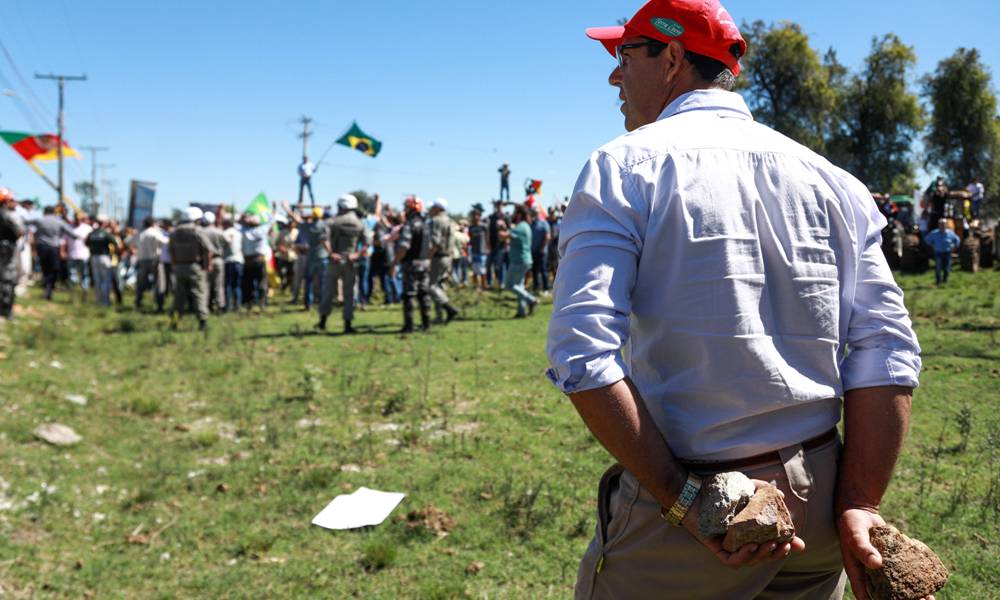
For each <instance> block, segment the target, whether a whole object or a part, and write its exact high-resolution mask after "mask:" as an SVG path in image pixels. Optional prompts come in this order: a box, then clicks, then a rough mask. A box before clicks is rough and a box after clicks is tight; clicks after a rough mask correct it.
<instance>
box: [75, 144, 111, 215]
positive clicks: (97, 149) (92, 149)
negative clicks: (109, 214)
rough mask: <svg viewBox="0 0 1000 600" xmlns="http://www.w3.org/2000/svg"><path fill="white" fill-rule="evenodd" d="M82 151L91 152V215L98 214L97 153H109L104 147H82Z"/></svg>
mask: <svg viewBox="0 0 1000 600" xmlns="http://www.w3.org/2000/svg"><path fill="white" fill-rule="evenodd" d="M80 150H87V151H88V152H90V214H91V215H93V214H95V213H96V212H97V153H98V152H107V151H108V150H109V148H106V147H104V146H80Z"/></svg>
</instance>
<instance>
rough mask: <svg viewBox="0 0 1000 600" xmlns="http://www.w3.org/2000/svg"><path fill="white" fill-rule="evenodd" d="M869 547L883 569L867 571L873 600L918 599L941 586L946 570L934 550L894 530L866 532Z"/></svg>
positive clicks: (884, 528) (879, 528)
mask: <svg viewBox="0 0 1000 600" xmlns="http://www.w3.org/2000/svg"><path fill="white" fill-rule="evenodd" d="M868 533H869V535H870V536H871V540H872V545H873V546H875V548H876V549H877V550H878V551H879V553H880V554H881V555H882V568H880V569H874V570H873V569H866V572H867V574H868V578H867V579H868V581H867V585H866V586H865V587H867V589H868V595H869V596H870V597H871V598H872V600H917V598H924V597H926V596H929V595H931V594H933V593H935V592H937V591H938V590H940V589H941V588H943V587H944V584H945V582H947V581H948V569H947V568H945V566H944V564H943V563H942V562H941V559H939V558H938V557H937V555H936V554H934V551H933V550H931V549H930V548H928V547H927V545H926V544H924V543H923V542H921V541H919V540H915V539H912V538H909V537H906V536H905V535H903V534H902V533H900V532H899V531H898V530H897V529H896V528H895V527H892V526H890V525H886V526H885V527H872V528H871V529H869V530H868Z"/></svg>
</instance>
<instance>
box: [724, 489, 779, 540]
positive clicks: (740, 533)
mask: <svg viewBox="0 0 1000 600" xmlns="http://www.w3.org/2000/svg"><path fill="white" fill-rule="evenodd" d="M793 537H795V525H793V524H792V515H790V514H789V513H788V507H787V506H785V501H784V500H783V499H782V497H781V492H780V491H778V488H776V487H774V486H773V485H766V486H764V487H761V488H759V489H758V490H757V492H756V493H755V494H754V495H753V498H750V502H748V503H747V505H746V507H745V508H744V509H743V510H741V511H740V512H739V513H737V514H736V516H735V517H733V520H732V522H731V523H730V524H729V531H727V532H726V538H725V539H724V540H722V548H723V549H724V550H726V551H727V552H735V551H737V550H739V549H740V548H741V547H742V546H744V545H746V544H763V543H765V542H778V543H784V542H787V541H790V540H791V539H792V538H793Z"/></svg>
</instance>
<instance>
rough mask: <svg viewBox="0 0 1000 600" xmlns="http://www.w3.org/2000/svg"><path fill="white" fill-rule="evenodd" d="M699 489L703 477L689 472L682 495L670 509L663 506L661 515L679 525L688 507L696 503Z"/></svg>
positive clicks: (671, 522)
mask: <svg viewBox="0 0 1000 600" xmlns="http://www.w3.org/2000/svg"><path fill="white" fill-rule="evenodd" d="M699 490H701V477H698V476H697V475H695V474H694V473H688V478H687V481H686V482H685V483H684V489H682V490H681V495H680V496H678V497H677V500H676V501H674V505H673V506H671V507H670V509H669V510H667V509H666V508H661V509H660V516H661V517H663V518H664V519H666V520H667V522H668V523H670V524H671V525H674V526H675V527H676V526H679V525H680V524H681V521H683V520H684V516H685V515H687V512H688V509H690V508H691V505H692V504H694V499H695V498H697V497H698V491H699Z"/></svg>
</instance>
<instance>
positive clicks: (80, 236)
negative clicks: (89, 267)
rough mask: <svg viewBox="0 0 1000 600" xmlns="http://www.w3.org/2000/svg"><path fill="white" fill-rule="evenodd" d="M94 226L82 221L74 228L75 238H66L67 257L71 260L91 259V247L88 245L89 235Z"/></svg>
mask: <svg viewBox="0 0 1000 600" xmlns="http://www.w3.org/2000/svg"><path fill="white" fill-rule="evenodd" d="M93 230H94V228H93V227H91V226H90V225H88V224H86V223H80V224H79V225H77V226H76V227H74V228H73V233H75V234H76V237H75V238H70V237H67V238H66V258H67V259H69V260H90V248H88V247H87V236H88V235H90V232H91V231H93Z"/></svg>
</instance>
